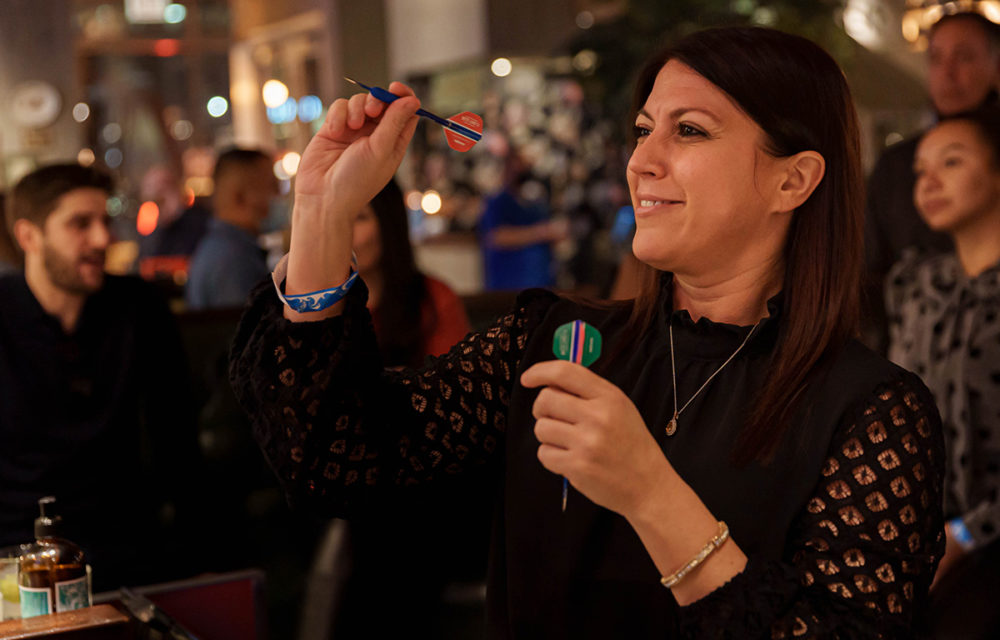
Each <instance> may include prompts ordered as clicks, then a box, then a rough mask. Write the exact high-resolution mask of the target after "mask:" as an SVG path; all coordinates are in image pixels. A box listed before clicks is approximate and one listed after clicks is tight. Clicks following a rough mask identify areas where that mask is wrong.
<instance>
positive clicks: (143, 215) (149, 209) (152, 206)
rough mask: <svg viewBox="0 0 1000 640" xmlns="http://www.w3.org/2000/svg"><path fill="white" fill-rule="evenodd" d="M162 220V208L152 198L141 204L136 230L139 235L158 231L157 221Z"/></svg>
mask: <svg viewBox="0 0 1000 640" xmlns="http://www.w3.org/2000/svg"><path fill="white" fill-rule="evenodd" d="M159 220H160V208H159V207H158V206H156V203H155V202H153V201H152V200H147V201H146V202H143V203H142V204H141V205H139V216H138V217H137V218H136V219H135V230H136V231H138V232H139V235H142V236H148V235H149V234H151V233H153V232H154V231H156V223H157V222H159Z"/></svg>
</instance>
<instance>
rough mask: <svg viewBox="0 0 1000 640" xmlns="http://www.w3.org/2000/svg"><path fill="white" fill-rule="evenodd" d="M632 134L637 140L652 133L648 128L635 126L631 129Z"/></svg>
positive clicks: (639, 125)
mask: <svg viewBox="0 0 1000 640" xmlns="http://www.w3.org/2000/svg"><path fill="white" fill-rule="evenodd" d="M632 133H633V135H635V137H636V139H637V140H638V139H639V138H645V137H646V136H648V135H649V134H651V133H653V131H652V130H651V129H650V128H649V127H644V126H643V125H641V124H637V125H635V126H634V127H632Z"/></svg>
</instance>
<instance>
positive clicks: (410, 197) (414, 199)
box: [406, 190, 424, 211]
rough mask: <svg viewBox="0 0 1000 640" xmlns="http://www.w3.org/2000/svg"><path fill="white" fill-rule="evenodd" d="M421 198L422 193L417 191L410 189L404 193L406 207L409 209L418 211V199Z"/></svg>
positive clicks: (422, 196)
mask: <svg viewBox="0 0 1000 640" xmlns="http://www.w3.org/2000/svg"><path fill="white" fill-rule="evenodd" d="M423 198H424V194H422V193H420V192H419V191H415V190H414V191H410V192H409V193H407V194H406V208H407V209H409V210H410V211H420V201H421V200H423Z"/></svg>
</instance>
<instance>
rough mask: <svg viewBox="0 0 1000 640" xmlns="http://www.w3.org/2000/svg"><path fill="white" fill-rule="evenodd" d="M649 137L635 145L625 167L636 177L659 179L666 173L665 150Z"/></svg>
mask: <svg viewBox="0 0 1000 640" xmlns="http://www.w3.org/2000/svg"><path fill="white" fill-rule="evenodd" d="M651 138H652V137H651V136H648V137H647V138H646V139H645V140H643V141H642V142H641V143H639V144H637V145H636V147H635V150H634V151H632V156H631V157H630V158H629V160H628V166H627V167H626V168H627V170H628V172H629V173H632V174H635V175H636V176H642V175H644V176H650V177H660V176H662V175H663V174H665V173H666V162H667V157H666V150H665V149H664V148H662V147H663V145H658V144H656V143H655V142H654V141H653V140H652V139H651Z"/></svg>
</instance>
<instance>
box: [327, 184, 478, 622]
mask: <svg viewBox="0 0 1000 640" xmlns="http://www.w3.org/2000/svg"><path fill="white" fill-rule="evenodd" d="M353 238H354V240H353V248H354V252H355V254H356V255H357V259H358V272H359V274H360V276H361V278H363V279H364V281H365V284H366V285H367V287H368V291H369V294H368V309H369V310H370V311H371V314H372V321H373V324H374V327H375V336H376V339H377V341H378V347H379V353H380V355H381V357H382V364H383V365H384V366H387V367H419V366H421V365H422V364H423V363H424V360H425V359H426V358H427V357H428V356H438V355H441V354H443V353H445V352H446V351H448V349H449V348H450V347H451V346H452V345H454V344H455V343H457V342H458V341H460V340H461V339H462V338H463V337H465V335H466V334H467V333H468V332H469V331H470V327H469V321H468V319H467V318H466V313H465V309H464V308H463V306H462V301H461V299H460V298H459V297H458V296H457V295H455V293H454V292H453V291H452V290H451V289H450V288H449V287H448V286H447V285H446V284H444V283H443V282H441V281H440V280H437V279H435V278H432V277H430V276H427V275H424V274H422V273H421V272H420V271H419V270H418V269H417V266H416V263H415V262H414V257H413V248H412V246H411V244H410V236H409V227H408V224H407V212H406V205H405V203H404V200H403V193H402V191H401V190H400V188H399V186H398V185H397V184H396V181H395V180H390V181H389V183H388V184H386V186H385V187H384V188H382V190H381V191H379V193H378V194H377V195H376V196H375V197H374V198H372V200H371V201H370V202H369V203H368V204H367V205H366V206H364V207H363V208H362V209H361V211H360V212H359V213H358V215H357V217H356V218H355V220H354V228H353ZM443 491H444V493H443V494H437V495H434V496H429V495H425V494H423V493H420V494H417V495H414V496H413V500H412V501H410V502H407V503H405V504H404V503H400V504H397V505H396V506H395V507H394V508H393V509H391V510H382V511H380V512H379V513H374V514H370V515H368V516H367V517H363V518H358V519H356V520H352V521H351V522H350V524H349V526H348V528H347V530H348V536H349V538H348V539H349V543H348V545H349V549H348V550H347V551H345V556H346V557H347V558H349V560H348V564H347V565H346V566H349V567H350V570H349V574H348V582H347V584H346V586H345V589H346V591H345V595H344V602H343V603H342V604H341V606H338V607H337V608H336V610H337V611H339V612H340V613H339V615H338V616H337V617H336V619H335V620H334V628H335V633H334V636H333V637H336V638H345V639H349V638H371V637H390V635H392V634H401V635H406V636H408V637H428V638H430V637H439V635H438V634H437V633H435V632H434V631H433V630H437V631H440V628H439V627H438V625H439V623H440V616H441V604H442V603H441V596H442V590H443V589H444V588H445V585H446V584H447V583H448V582H450V581H455V580H460V581H468V582H474V581H480V582H481V581H483V580H485V577H486V558H487V549H488V542H489V514H490V508H489V505H488V504H486V503H483V502H480V503H479V506H472V505H474V504H475V502H474V501H473V499H474V496H473V495H472V493H471V491H472V490H471V489H470V488H469V484H468V483H461V484H460V483H452V484H451V486H449V487H447V488H444V489H443ZM456 502H461V503H464V504H469V505H470V506H469V508H468V509H466V510H465V511H464V512H463V513H462V514H456V513H455V512H454V510H453V505H454V504H455V503H456ZM392 573H403V574H407V575H414V576H420V581H419V582H416V581H406V580H404V581H392V582H388V583H387V582H386V580H385V576H386V575H388V574H392ZM386 609H388V610H391V611H393V612H394V613H393V615H392V616H385V615H382V612H383V611H385V610H386Z"/></svg>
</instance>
